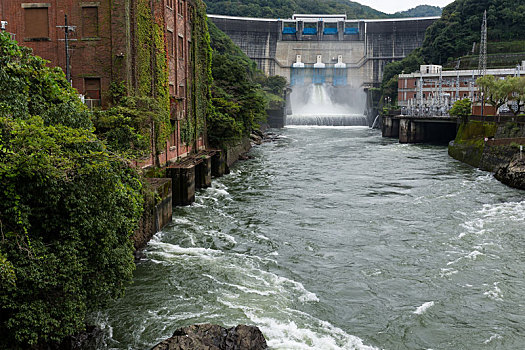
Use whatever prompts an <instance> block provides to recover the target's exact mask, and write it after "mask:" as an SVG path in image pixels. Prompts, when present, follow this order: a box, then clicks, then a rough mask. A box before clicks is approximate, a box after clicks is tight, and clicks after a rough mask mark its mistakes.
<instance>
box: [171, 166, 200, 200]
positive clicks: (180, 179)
mask: <svg viewBox="0 0 525 350" xmlns="http://www.w3.org/2000/svg"><path fill="white" fill-rule="evenodd" d="M166 176H167V177H169V178H171V180H172V192H173V206H177V205H183V206H184V205H190V204H191V203H193V202H195V165H188V166H186V167H168V168H166Z"/></svg>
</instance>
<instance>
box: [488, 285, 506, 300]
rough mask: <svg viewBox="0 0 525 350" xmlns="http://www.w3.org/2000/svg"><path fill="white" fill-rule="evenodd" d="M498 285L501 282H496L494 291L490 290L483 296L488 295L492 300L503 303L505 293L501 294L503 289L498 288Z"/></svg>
mask: <svg viewBox="0 0 525 350" xmlns="http://www.w3.org/2000/svg"><path fill="white" fill-rule="evenodd" d="M498 284H499V282H495V283H494V287H493V288H492V290H489V291H487V292H485V293H483V295H486V296H487V297H489V298H490V299H492V300H496V301H503V293H502V292H501V289H500V288H499V287H498Z"/></svg>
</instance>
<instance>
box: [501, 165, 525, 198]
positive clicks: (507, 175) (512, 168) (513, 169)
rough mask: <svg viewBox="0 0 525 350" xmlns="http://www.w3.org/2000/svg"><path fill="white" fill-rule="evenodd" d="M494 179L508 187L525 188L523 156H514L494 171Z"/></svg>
mask: <svg viewBox="0 0 525 350" xmlns="http://www.w3.org/2000/svg"><path fill="white" fill-rule="evenodd" d="M495 176H496V179H498V180H499V181H501V182H503V183H504V184H505V185H508V186H510V187H514V188H519V189H520V190H525V158H520V157H516V158H515V159H514V160H513V161H511V162H510V164H508V165H507V166H502V167H500V168H499V169H498V170H497V171H496V174H495Z"/></svg>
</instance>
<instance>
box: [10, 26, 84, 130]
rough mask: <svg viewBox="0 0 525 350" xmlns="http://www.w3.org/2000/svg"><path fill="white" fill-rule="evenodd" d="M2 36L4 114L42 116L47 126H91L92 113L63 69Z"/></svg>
mask: <svg viewBox="0 0 525 350" xmlns="http://www.w3.org/2000/svg"><path fill="white" fill-rule="evenodd" d="M46 63H47V61H45V60H43V59H41V58H39V57H34V56H32V55H30V50H29V49H28V48H23V47H19V46H18V45H17V44H16V42H15V41H12V40H10V38H9V37H8V36H7V35H2V36H0V95H1V96H0V97H1V101H0V117H12V118H27V117H28V116H31V115H39V116H40V117H42V119H43V120H44V123H45V124H46V125H49V124H56V123H61V124H64V125H67V126H70V127H74V128H85V129H89V128H90V127H91V126H92V125H91V121H90V119H89V115H88V112H87V110H86V108H85V106H84V105H83V104H82V102H81V101H80V100H79V99H78V96H77V93H76V91H75V90H74V89H73V88H72V87H71V86H70V84H68V82H67V81H66V80H65V76H64V73H63V72H62V70H61V69H59V68H53V69H51V68H47V67H46Z"/></svg>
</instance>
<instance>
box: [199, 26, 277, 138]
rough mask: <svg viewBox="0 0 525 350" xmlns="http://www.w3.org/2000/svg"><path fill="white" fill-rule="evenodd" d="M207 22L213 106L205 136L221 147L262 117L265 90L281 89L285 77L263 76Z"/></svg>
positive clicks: (254, 126) (245, 131)
mask: <svg viewBox="0 0 525 350" xmlns="http://www.w3.org/2000/svg"><path fill="white" fill-rule="evenodd" d="M208 26H209V30H210V37H211V46H212V48H213V55H212V57H213V58H212V74H213V84H212V97H213V99H212V102H213V103H212V105H213V108H212V112H211V113H210V114H209V115H208V120H207V126H208V138H209V141H210V143H211V144H212V145H213V146H215V147H222V146H224V143H227V142H231V141H238V140H239V139H240V138H241V137H242V136H243V135H244V136H248V135H249V134H250V132H251V131H252V130H253V129H255V128H258V125H259V124H260V123H262V122H264V121H265V120H266V116H267V113H266V107H267V104H268V98H267V94H270V93H275V92H276V91H278V90H280V91H282V88H283V87H284V85H285V84H286V80H285V79H284V78H281V77H274V78H267V77H266V76H265V75H264V74H263V73H262V72H261V71H259V70H258V69H257V65H256V64H255V62H253V61H252V60H250V59H249V58H248V56H246V55H245V54H244V53H243V52H242V51H241V50H240V49H239V48H238V47H237V46H236V45H235V44H234V43H233V42H232V41H231V39H230V38H229V37H228V36H227V35H226V34H224V33H223V32H221V31H220V30H219V29H218V28H217V27H216V26H215V25H214V24H213V23H212V22H210V21H209V23H208ZM283 80H284V81H283ZM261 85H263V86H264V87H266V88H267V90H268V91H267V92H266V91H264V90H263V88H262V87H261Z"/></svg>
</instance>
